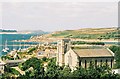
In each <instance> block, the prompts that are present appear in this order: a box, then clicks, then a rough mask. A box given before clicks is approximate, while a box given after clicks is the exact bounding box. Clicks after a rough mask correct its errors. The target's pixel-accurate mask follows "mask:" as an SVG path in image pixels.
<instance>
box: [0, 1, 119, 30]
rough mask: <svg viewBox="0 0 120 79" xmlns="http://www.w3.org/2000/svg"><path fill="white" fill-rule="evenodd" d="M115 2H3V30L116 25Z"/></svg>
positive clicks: (69, 28) (0, 22)
mask: <svg viewBox="0 0 120 79" xmlns="http://www.w3.org/2000/svg"><path fill="white" fill-rule="evenodd" d="M117 4H118V3H117V2H4V3H1V4H0V6H1V9H0V13H1V15H0V17H2V18H0V26H1V28H3V29H17V30H43V31H58V30H71V29H80V28H91V27H92V28H94V27H113V26H118V5H117Z"/></svg>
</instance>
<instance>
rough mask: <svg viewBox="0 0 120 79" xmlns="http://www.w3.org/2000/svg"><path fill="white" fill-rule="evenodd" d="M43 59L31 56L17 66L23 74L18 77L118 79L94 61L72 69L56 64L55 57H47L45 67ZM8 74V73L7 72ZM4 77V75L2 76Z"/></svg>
mask: <svg viewBox="0 0 120 79" xmlns="http://www.w3.org/2000/svg"><path fill="white" fill-rule="evenodd" d="M44 59H45V58H44ZM42 60H43V59H37V58H31V59H29V60H27V61H26V62H24V63H22V64H21V65H20V66H19V67H20V69H22V70H25V75H19V77H18V78H19V79H65V78H66V79H90V78H91V79H120V75H118V74H114V73H112V72H111V69H110V68H109V66H107V65H101V66H95V65H94V63H92V64H91V65H90V67H89V68H87V69H85V68H82V67H77V68H76V70H74V71H72V70H71V69H70V67H69V66H62V67H60V66H57V65H56V59H55V58H52V59H49V61H48V65H47V67H46V68H45V67H43V64H42V63H43V61H42ZM8 75H9V74H8ZM3 78H5V75H4V76H3Z"/></svg>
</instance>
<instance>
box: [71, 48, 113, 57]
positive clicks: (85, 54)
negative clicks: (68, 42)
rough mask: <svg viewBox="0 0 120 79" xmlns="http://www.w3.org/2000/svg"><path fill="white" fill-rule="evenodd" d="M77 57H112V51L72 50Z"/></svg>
mask: <svg viewBox="0 0 120 79" xmlns="http://www.w3.org/2000/svg"><path fill="white" fill-rule="evenodd" d="M73 51H74V52H75V53H77V55H78V56H79V57H114V54H113V52H112V51H110V50H109V49H107V48H90V49H87V48H86V49H73Z"/></svg>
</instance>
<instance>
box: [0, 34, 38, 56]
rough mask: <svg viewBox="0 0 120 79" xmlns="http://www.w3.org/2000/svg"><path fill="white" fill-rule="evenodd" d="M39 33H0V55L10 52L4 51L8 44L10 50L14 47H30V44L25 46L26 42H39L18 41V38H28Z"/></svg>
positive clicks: (31, 43)
mask: <svg viewBox="0 0 120 79" xmlns="http://www.w3.org/2000/svg"><path fill="white" fill-rule="evenodd" d="M37 35H38V34H0V57H1V56H3V55H6V54H7V53H8V52H3V51H2V50H3V49H4V48H5V47H6V46H7V47H8V48H9V51H12V50H13V49H16V50H18V49H19V48H28V47H29V46H25V45H26V44H27V45H33V44H34V45H37V44H39V43H38V42H17V41H18V40H27V39H30V38H31V37H32V36H37ZM39 35H40V34H39ZM15 41H16V42H15Z"/></svg>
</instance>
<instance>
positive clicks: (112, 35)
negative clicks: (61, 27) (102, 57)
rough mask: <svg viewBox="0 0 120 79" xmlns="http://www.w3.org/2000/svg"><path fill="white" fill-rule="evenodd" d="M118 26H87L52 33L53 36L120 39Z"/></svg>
mask: <svg viewBox="0 0 120 79" xmlns="http://www.w3.org/2000/svg"><path fill="white" fill-rule="evenodd" d="M119 34H120V32H119V31H118V29H117V28H94V29H93V28H85V29H79V30H65V31H58V32H55V33H52V34H51V36H52V37H64V38H80V39H99V40H101V39H119V38H120V35H119Z"/></svg>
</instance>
